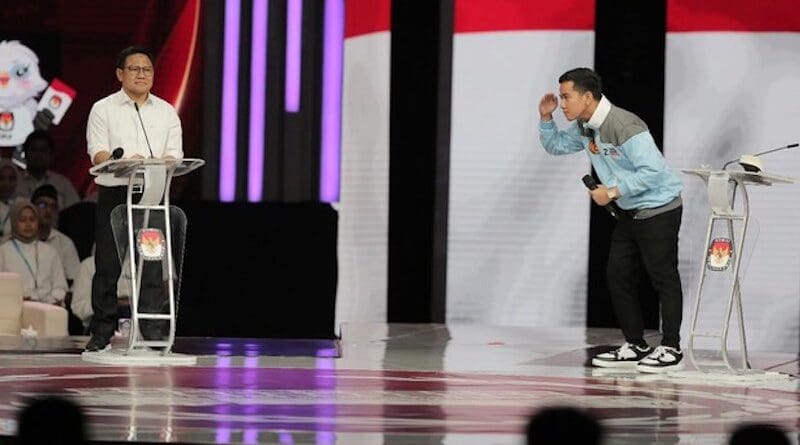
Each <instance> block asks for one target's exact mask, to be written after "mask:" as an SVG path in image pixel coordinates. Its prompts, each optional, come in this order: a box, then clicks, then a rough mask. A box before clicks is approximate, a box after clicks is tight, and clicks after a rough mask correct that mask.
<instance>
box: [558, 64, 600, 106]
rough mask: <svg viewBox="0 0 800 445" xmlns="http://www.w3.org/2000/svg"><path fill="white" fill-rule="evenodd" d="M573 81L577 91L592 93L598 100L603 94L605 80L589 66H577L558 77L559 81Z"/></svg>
mask: <svg viewBox="0 0 800 445" xmlns="http://www.w3.org/2000/svg"><path fill="white" fill-rule="evenodd" d="M569 81H572V83H573V84H574V87H573V88H575V91H577V92H579V93H581V94H583V93H585V92H587V91H588V92H590V93H592V97H594V98H595V99H597V100H600V98H601V97H602V95H603V81H602V80H600V76H599V75H598V74H597V73H595V72H594V71H592V70H590V69H589V68H575V69H571V70H569V71H567V72H566V73H564V74H562V75H561V77H559V78H558V83H564V82H569Z"/></svg>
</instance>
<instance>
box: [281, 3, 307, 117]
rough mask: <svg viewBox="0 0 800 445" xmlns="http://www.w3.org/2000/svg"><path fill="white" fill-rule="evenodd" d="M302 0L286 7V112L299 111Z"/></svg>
mask: <svg viewBox="0 0 800 445" xmlns="http://www.w3.org/2000/svg"><path fill="white" fill-rule="evenodd" d="M302 35H303V0H288V1H287V5H286V101H285V108H286V111H288V112H290V113H297V112H298V111H299V110H300V60H301V58H302V57H301V56H302V55H301V52H302V47H303V40H302Z"/></svg>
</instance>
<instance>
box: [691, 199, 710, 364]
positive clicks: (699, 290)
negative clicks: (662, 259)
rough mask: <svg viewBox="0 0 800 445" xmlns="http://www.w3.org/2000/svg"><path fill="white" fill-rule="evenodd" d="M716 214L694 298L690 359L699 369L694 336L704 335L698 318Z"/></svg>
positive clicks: (708, 233)
mask: <svg viewBox="0 0 800 445" xmlns="http://www.w3.org/2000/svg"><path fill="white" fill-rule="evenodd" d="M714 220H715V217H714V215H711V216H710V217H709V218H708V230H706V242H705V244H703V246H704V247H703V251H704V254H703V261H701V262H700V282H699V283H698V284H697V295H696V296H695V299H694V309H693V310H692V325H691V329H690V330H689V348H688V351H689V361H690V362H691V363H692V366H694V367H695V368H697V369H700V364H699V363H698V361H697V359H696V358H695V355H694V338H695V337H703V336H704V335H703V334H700V333H698V332H697V319H698V317H699V314H700V299H701V297H702V295H703V284H704V283H705V280H706V272H707V270H706V262H707V261H708V245H709V244H710V243H711V233H712V231H713V229H714Z"/></svg>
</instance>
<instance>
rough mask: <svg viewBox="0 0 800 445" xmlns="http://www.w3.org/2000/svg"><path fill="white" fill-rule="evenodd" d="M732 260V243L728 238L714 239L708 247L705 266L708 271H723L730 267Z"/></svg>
mask: <svg viewBox="0 0 800 445" xmlns="http://www.w3.org/2000/svg"><path fill="white" fill-rule="evenodd" d="M731 258H733V243H732V242H731V240H730V239H729V238H715V239H714V240H713V241H711V246H709V247H708V259H707V261H706V264H707V266H708V268H709V270H713V271H717V272H719V271H723V270H726V269H727V268H728V267H730V265H731Z"/></svg>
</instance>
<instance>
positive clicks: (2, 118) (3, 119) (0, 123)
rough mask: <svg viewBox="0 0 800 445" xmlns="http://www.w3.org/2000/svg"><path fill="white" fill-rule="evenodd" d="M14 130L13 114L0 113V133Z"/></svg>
mask: <svg viewBox="0 0 800 445" xmlns="http://www.w3.org/2000/svg"><path fill="white" fill-rule="evenodd" d="M13 129H14V113H13V112H11V111H2V112H0V131H11V130H13Z"/></svg>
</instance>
